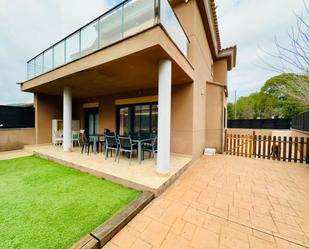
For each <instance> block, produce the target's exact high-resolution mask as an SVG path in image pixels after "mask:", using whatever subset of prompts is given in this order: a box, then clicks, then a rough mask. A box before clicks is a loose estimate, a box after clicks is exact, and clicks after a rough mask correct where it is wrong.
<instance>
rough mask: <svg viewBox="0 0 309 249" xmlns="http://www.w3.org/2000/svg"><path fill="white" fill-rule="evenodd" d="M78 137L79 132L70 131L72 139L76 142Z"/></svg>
mask: <svg viewBox="0 0 309 249" xmlns="http://www.w3.org/2000/svg"><path fill="white" fill-rule="evenodd" d="M79 136H80V133H79V131H72V139H76V140H78V139H79Z"/></svg>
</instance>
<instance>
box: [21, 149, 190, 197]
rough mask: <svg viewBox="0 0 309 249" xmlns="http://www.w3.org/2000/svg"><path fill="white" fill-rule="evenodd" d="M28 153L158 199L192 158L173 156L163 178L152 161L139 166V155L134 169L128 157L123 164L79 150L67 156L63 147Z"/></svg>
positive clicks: (147, 159)
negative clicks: (149, 192)
mask: <svg viewBox="0 0 309 249" xmlns="http://www.w3.org/2000/svg"><path fill="white" fill-rule="evenodd" d="M26 149H27V150H28V151H29V150H30V151H33V153H34V154H35V155H39V156H41V157H43V158H47V159H50V160H53V161H56V162H59V163H61V164H64V165H66V166H69V167H72V168H75V169H79V170H81V171H84V172H88V173H90V174H93V175H96V176H99V177H102V178H104V179H108V180H110V181H112V182H115V183H119V184H122V185H125V186H127V187H132V188H135V189H138V190H142V191H144V190H148V191H151V192H153V193H155V194H156V195H159V194H160V193H162V192H163V191H164V190H165V189H166V188H167V187H168V186H169V185H170V184H171V183H172V182H173V181H175V180H176V179H177V178H178V176H179V175H180V174H181V173H182V172H183V171H184V170H185V169H186V168H187V166H188V165H189V163H190V162H191V160H192V159H191V157H188V156H185V155H174V154H173V155H171V173H170V174H169V175H168V176H161V175H158V174H157V173H156V170H155V161H154V159H149V158H148V153H145V160H144V161H143V162H142V163H141V164H138V162H137V158H136V155H135V156H134V157H133V159H132V162H131V165H130V164H129V160H128V159H127V158H126V157H121V158H120V162H119V163H117V162H114V159H115V157H114V155H115V153H113V157H112V158H111V157H109V158H108V159H107V160H105V159H104V155H103V153H98V154H93V153H91V152H90V153H89V156H88V155H87V154H81V153H80V150H81V149H80V148H78V147H75V148H74V150H73V151H72V152H64V151H62V148H61V147H60V146H53V145H44V146H27V147H26Z"/></svg>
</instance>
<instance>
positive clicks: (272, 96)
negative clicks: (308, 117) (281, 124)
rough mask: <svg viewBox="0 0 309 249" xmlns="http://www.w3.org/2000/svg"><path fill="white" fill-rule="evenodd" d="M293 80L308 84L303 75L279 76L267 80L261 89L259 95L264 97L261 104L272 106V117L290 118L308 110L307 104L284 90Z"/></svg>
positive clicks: (306, 77) (308, 78) (308, 80)
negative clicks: (296, 79)
mask: <svg viewBox="0 0 309 249" xmlns="http://www.w3.org/2000/svg"><path fill="white" fill-rule="evenodd" d="M295 78H298V79H299V81H302V82H305V81H307V82H309V77H308V76H305V75H295V74H281V75H278V76H275V77H272V78H270V79H269V80H267V81H266V82H265V84H264V86H263V87H262V88H261V94H262V95H263V96H264V101H263V102H264V104H265V105H271V106H272V109H273V110H272V111H271V112H272V113H273V114H274V116H278V117H283V118H291V117H293V116H295V115H297V114H299V113H301V112H305V111H307V110H309V105H308V104H306V103H304V101H300V99H299V98H297V97H295V96H294V95H292V94H290V91H287V90H286V89H287V88H289V87H290V82H292V80H293V79H295ZM265 108H266V106H265V107H264V109H265ZM267 116H268V115H267Z"/></svg>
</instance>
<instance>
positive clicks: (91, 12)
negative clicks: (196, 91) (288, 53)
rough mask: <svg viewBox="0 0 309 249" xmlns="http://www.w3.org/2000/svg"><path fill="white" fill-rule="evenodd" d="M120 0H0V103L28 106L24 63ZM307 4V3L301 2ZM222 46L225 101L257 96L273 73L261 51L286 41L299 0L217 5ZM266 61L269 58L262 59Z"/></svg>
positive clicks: (233, 0)
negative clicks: (229, 60)
mask: <svg viewBox="0 0 309 249" xmlns="http://www.w3.org/2000/svg"><path fill="white" fill-rule="evenodd" d="M120 1H121V0H87V1H85V0H44V1H42V0H14V1H12V0H0V104H16V103H31V102H33V96H32V94H30V93H22V92H20V90H19V85H17V82H23V81H25V80H26V77H27V66H26V62H27V61H28V60H29V59H31V58H33V57H34V56H35V55H37V54H39V53H40V52H42V51H43V50H45V49H46V48H48V47H49V46H51V45H52V44H54V43H56V42H57V41H59V40H61V39H62V38H64V37H65V36H67V35H68V34H70V33H72V32H73V31H75V30H77V29H78V28H80V27H81V26H83V25H84V24H86V23H88V22H89V21H91V20H92V19H94V18H96V17H98V16H99V15H100V14H102V13H103V12H104V11H106V10H108V9H109V8H110V7H112V6H113V5H115V4H116V3H117V2H120ZM305 1H309V0H305ZM216 4H217V13H218V18H219V28H220V35H221V41H222V47H227V46H231V45H234V44H237V48H238V53H237V67H236V69H234V70H233V71H232V72H230V73H229V92H230V97H229V100H230V101H233V99H234V91H235V90H237V97H239V96H244V95H248V94H250V93H252V92H254V91H258V90H259V89H260V87H261V86H262V85H263V83H264V82H265V81H266V80H267V79H268V78H269V77H271V76H273V75H275V73H274V72H270V71H268V70H265V69H262V66H263V63H262V61H261V59H260V58H261V57H263V58H264V57H265V54H264V53H263V52H262V50H261V48H263V49H265V50H267V51H269V52H272V51H273V50H274V49H275V47H274V46H273V44H274V37H275V35H276V36H277V37H278V38H279V40H280V41H283V42H286V40H287V31H288V29H289V28H291V26H292V25H295V13H301V12H302V9H303V0H216ZM265 59H268V58H266V57H265Z"/></svg>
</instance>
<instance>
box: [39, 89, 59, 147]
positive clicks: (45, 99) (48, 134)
mask: <svg viewBox="0 0 309 249" xmlns="http://www.w3.org/2000/svg"><path fill="white" fill-rule="evenodd" d="M34 108H35V128H36V141H35V142H36V144H45V143H51V139H52V119H62V98H61V97H58V96H50V95H46V94H35V95H34Z"/></svg>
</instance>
